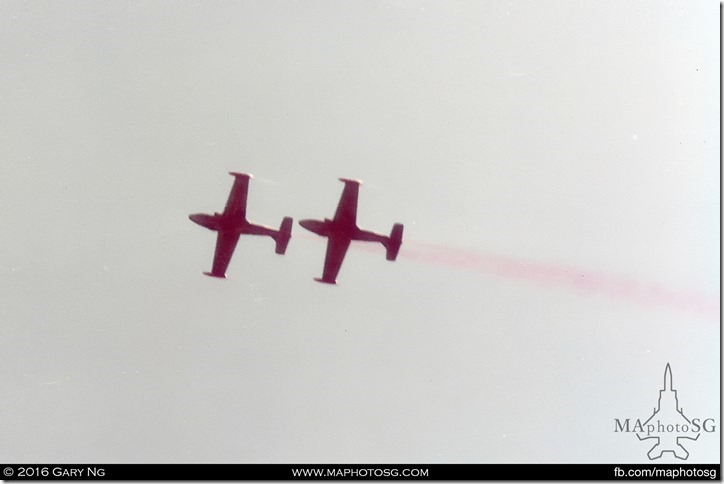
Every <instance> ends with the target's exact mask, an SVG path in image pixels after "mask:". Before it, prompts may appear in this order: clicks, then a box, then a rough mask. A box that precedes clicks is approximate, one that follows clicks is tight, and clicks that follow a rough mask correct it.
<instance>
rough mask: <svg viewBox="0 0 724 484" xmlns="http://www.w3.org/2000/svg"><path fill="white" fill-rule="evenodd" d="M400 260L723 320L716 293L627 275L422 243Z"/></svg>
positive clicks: (407, 248)
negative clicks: (598, 295) (652, 281)
mask: <svg viewBox="0 0 724 484" xmlns="http://www.w3.org/2000/svg"><path fill="white" fill-rule="evenodd" d="M352 247H355V248H357V249H362V250H368V251H375V252H376V251H378V250H380V248H378V247H376V245H368V244H352ZM399 258H401V259H408V260H415V261H418V262H425V263H428V264H435V265H440V266H445V267H450V268H455V269H460V270H467V271H472V272H479V273H482V274H486V275H494V276H499V277H505V278H509V279H517V280H520V281H524V282H528V283H534V284H539V285H541V286H547V287H550V286H559V287H565V288H568V289H570V290H575V291H580V292H584V293H589V294H600V295H603V296H608V297H611V298H616V299H624V300H629V301H632V302H635V303H637V304H642V305H645V306H653V307H662V308H668V309H672V310H676V311H682V312H687V313H694V314H698V315H700V316H706V317H708V318H717V320H718V318H719V297H718V296H717V295H714V294H707V293H702V292H698V291H686V290H680V289H674V288H670V287H666V286H663V285H661V284H658V283H648V282H641V281H637V280H634V279H631V278H629V277H626V276H619V275H614V274H605V273H600V272H594V271H590V270H586V269H581V268H575V267H570V266H565V265H560V264H555V263H546V262H535V261H530V260H524V259H519V258H515V257H510V256H504V255H498V254H491V253H488V252H483V251H474V250H466V249H459V248H453V247H447V246H443V245H437V244H429V243H422V242H406V243H403V245H402V249H401V250H400V254H399Z"/></svg>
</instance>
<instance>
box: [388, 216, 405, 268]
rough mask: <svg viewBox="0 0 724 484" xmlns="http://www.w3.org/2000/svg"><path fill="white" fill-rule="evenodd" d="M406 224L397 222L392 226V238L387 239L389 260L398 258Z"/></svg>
mask: <svg viewBox="0 0 724 484" xmlns="http://www.w3.org/2000/svg"><path fill="white" fill-rule="evenodd" d="M403 229H404V226H403V225H402V224H395V225H393V226H392V233H390V239H389V240H388V241H387V244H386V247H387V260H395V259H397V253H398V252H399V251H400V246H401V245H402V230H403Z"/></svg>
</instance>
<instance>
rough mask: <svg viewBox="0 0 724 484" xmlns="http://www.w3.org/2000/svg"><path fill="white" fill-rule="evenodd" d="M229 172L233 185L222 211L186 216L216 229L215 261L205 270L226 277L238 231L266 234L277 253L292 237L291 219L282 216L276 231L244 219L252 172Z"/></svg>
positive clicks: (240, 232)
mask: <svg viewBox="0 0 724 484" xmlns="http://www.w3.org/2000/svg"><path fill="white" fill-rule="evenodd" d="M229 175H233V176H234V185H233V186H232V187H231V193H229V199H228V200H227V201H226V207H225V208H224V213H221V214H220V213H218V212H216V213H214V214H213V215H206V214H203V213H194V214H191V215H189V218H190V219H191V220H192V221H193V222H196V223H197V224H199V225H201V226H203V227H206V228H207V229H209V230H214V231H216V232H218V233H219V234H218V236H217V238H216V251H215V252H214V263H213V266H212V269H211V272H204V274H206V275H207V276H211V277H219V278H222V279H223V278H225V277H226V268H227V267H228V266H229V262H230V261H231V256H232V255H233V254H234V249H235V248H236V243H237V242H238V241H239V237H240V236H241V234H249V235H267V236H269V237H271V238H273V239H274V240H275V241H276V250H275V252H276V253H277V254H284V252H286V250H287V245H288V244H289V239H290V238H291V236H292V218H291V217H284V219H283V220H282V223H281V226H280V227H279V230H274V229H272V228H269V227H265V226H263V225H257V224H254V223H251V222H249V221H248V220H247V219H246V198H247V195H248V191H249V180H250V179H251V178H253V176H252V175H249V174H246V173H235V172H232V171H230V172H229Z"/></svg>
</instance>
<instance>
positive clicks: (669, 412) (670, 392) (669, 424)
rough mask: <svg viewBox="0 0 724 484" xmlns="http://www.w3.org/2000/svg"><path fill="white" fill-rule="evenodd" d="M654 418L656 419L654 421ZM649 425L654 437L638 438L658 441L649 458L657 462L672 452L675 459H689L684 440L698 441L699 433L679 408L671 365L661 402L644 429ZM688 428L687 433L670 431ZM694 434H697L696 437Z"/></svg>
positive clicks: (665, 380) (666, 371)
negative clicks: (665, 453)
mask: <svg viewBox="0 0 724 484" xmlns="http://www.w3.org/2000/svg"><path fill="white" fill-rule="evenodd" d="M654 417H655V418H656V419H655V420H654ZM649 425H652V426H654V428H655V429H656V431H655V432H652V434H653V435H649V434H647V435H646V437H642V436H641V435H639V434H638V433H637V434H636V436H637V437H638V438H639V440H649V439H653V440H656V444H655V445H654V446H653V447H651V449H649V452H648V454H647V455H648V458H649V459H650V460H655V459H659V458H661V456H662V455H663V454H664V452H671V453H673V454H674V457H676V458H677V459H681V460H686V459H688V458H689V451H688V450H686V448H685V447H684V446H683V445H682V444H681V440H682V439H688V440H698V439H699V433H698V432H694V431H693V430H692V423H691V421H690V420H689V419H688V418H687V417H686V415H684V411H683V410H682V409H681V407H680V406H679V397H678V395H677V391H676V390H674V387H673V378H672V376H671V365H669V364H668V363H667V364H666V368H665V369H664V388H663V389H662V390H659V402H658V405H657V406H656V408H654V413H653V414H652V415H651V417H649V418H648V420H646V422H644V423H643V425H642V426H643V427H647V428H648V426H649ZM670 428H671V429H673V428H681V429H684V428H686V429H687V431H684V430H682V431H681V432H676V433H674V432H672V431H669V430H668V429H670ZM693 434H696V436H695V437H694V436H693Z"/></svg>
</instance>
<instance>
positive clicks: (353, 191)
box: [334, 180, 359, 225]
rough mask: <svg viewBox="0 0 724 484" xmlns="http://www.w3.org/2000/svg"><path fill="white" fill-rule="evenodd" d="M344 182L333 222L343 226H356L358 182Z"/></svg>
mask: <svg viewBox="0 0 724 484" xmlns="http://www.w3.org/2000/svg"><path fill="white" fill-rule="evenodd" d="M343 181H344V191H343V192H342V197H341V198H340V199H339V204H338V205H337V212H335V214H334V220H336V221H338V222H339V221H342V222H344V223H345V224H351V225H356V224H357V197H358V196H359V182H354V181H351V180H343Z"/></svg>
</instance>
